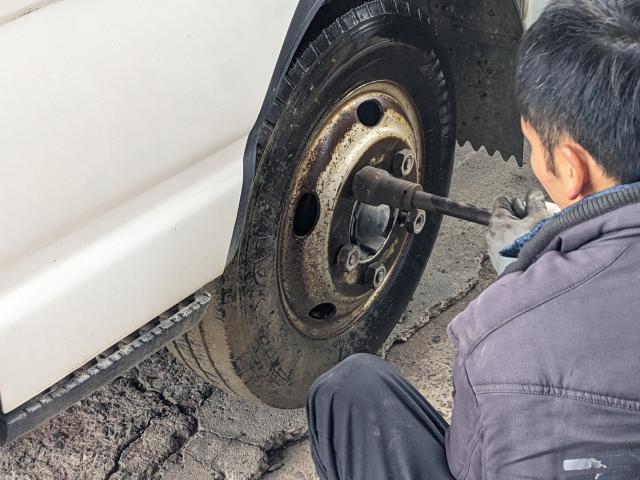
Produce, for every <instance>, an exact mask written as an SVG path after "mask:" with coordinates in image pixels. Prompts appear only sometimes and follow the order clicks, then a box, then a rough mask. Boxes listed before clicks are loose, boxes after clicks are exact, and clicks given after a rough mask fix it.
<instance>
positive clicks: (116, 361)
mask: <svg viewBox="0 0 640 480" xmlns="http://www.w3.org/2000/svg"><path fill="white" fill-rule="evenodd" d="M210 300H211V295H210V294H209V293H206V292H205V293H201V294H197V295H195V296H193V297H191V298H189V299H188V300H186V301H185V302H181V303H180V304H179V307H180V308H179V310H178V311H176V308H175V307H174V308H173V309H171V310H169V312H171V313H165V314H162V315H160V316H159V317H157V318H155V319H154V320H152V321H151V322H149V323H147V324H146V325H145V326H144V327H142V328H141V329H139V330H138V332H137V333H135V334H134V335H132V336H129V337H127V339H125V340H123V341H121V342H119V343H118V344H117V345H116V346H115V347H113V348H111V349H109V350H108V351H107V352H105V353H103V354H102V355H99V356H98V357H96V358H95V359H94V360H93V361H92V362H90V363H88V364H86V365H85V366H83V367H81V368H79V369H78V370H76V371H75V372H74V373H73V374H71V375H70V376H69V377H67V379H65V380H63V381H62V382H59V383H58V384H56V385H54V386H53V387H51V388H49V389H48V390H46V391H45V392H43V393H41V394H40V395H38V396H37V397H35V398H34V399H32V400H30V401H28V402H27V403H25V404H23V405H21V406H20V407H18V408H16V409H14V410H12V411H11V412H9V413H5V414H0V447H1V446H4V445H6V444H8V443H10V442H12V441H14V440H15V439H17V438H19V437H20V436H22V435H24V434H25V433H27V432H28V431H29V430H31V429H33V428H35V427H37V426H38V425H39V424H41V423H42V422H44V421H46V420H48V419H50V418H51V417H53V416H54V415H56V414H58V413H60V412H61V411H63V410H65V409H67V408H68V407H70V406H71V405H73V404H74V403H76V402H78V401H80V400H82V399H83V398H85V397H86V396H88V395H89V394H90V393H91V392H93V391H94V390H96V389H98V388H100V387H101V386H102V385H104V384H105V383H108V382H110V381H111V380H113V379H114V378H116V377H118V376H120V375H122V374H123V373H124V372H126V371H127V370H129V369H130V368H131V367H134V366H135V365H137V364H138V363H140V362H141V361H142V360H144V359H145V358H146V357H147V356H149V355H151V354H152V353H155V352H157V351H158V350H160V349H161V348H162V347H163V346H164V345H165V344H166V343H168V342H169V341H171V340H173V339H174V338H176V337H177V336H179V335H182V334H183V333H186V332H188V331H189V330H190V329H191V328H192V327H193V326H194V325H196V324H197V323H198V322H199V321H200V320H201V319H202V316H203V314H204V311H205V310H206V306H207V304H208V303H209V301H210ZM186 302H189V303H188V304H187V303H186ZM173 312H175V313H173Z"/></svg>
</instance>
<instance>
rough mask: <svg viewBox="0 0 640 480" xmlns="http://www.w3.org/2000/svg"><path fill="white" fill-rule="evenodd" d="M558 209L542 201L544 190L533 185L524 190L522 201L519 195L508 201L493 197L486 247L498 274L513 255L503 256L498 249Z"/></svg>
mask: <svg viewBox="0 0 640 480" xmlns="http://www.w3.org/2000/svg"><path fill="white" fill-rule="evenodd" d="M559 211H560V209H559V208H558V206H557V205H555V204H554V203H548V202H545V199H544V194H543V193H542V192H541V191H540V190H537V189H536V190H530V191H529V193H527V197H526V201H525V202H523V201H522V200H521V199H519V198H514V199H513V200H511V201H510V200H509V199H508V198H506V197H498V198H496V200H495V202H494V203H493V210H492V212H491V220H490V222H489V231H488V232H487V251H488V253H489V259H490V260H491V265H493V268H494V269H495V271H496V273H498V275H501V274H502V272H504V270H505V269H506V268H507V267H508V266H509V265H510V264H511V263H513V262H515V261H516V259H515V258H509V257H503V256H502V255H500V252H501V251H502V250H503V249H504V248H505V247H507V246H508V245H511V244H512V243H513V242H514V241H515V240H516V239H518V238H520V237H522V236H523V235H526V234H527V233H529V232H530V231H531V229H532V228H533V227H535V226H536V225H537V224H538V223H539V222H541V221H542V220H544V219H546V218H549V217H551V216H552V215H554V214H555V213H557V212H559Z"/></svg>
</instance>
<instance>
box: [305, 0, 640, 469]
mask: <svg viewBox="0 0 640 480" xmlns="http://www.w3.org/2000/svg"><path fill="white" fill-rule="evenodd" d="M516 90H517V100H518V103H519V107H520V111H521V115H522V129H523V131H524V134H525V136H526V138H527V139H528V141H529V143H530V144H531V165H532V167H533V171H534V173H535V175H536V177H537V178H538V180H539V181H540V183H541V184H542V186H543V187H544V188H545V189H546V191H547V193H548V194H549V196H550V197H551V199H552V200H553V201H554V202H555V203H556V204H557V205H558V206H559V207H560V208H562V211H561V212H560V213H558V214H556V215H554V216H552V217H549V213H548V212H547V209H546V208H545V204H544V197H543V195H542V193H539V192H538V193H535V192H533V193H530V194H529V195H528V198H527V201H526V208H523V203H522V202H510V201H508V200H507V199H506V198H500V199H498V200H497V201H496V203H495V205H494V211H493V217H492V221H491V226H490V230H489V234H488V237H487V238H488V243H489V253H490V256H491V259H492V263H493V265H494V266H495V267H496V268H497V270H502V269H504V268H506V270H505V271H504V272H502V271H499V273H502V275H501V277H500V278H499V279H498V280H497V281H496V282H495V284H493V285H492V286H491V287H489V288H488V289H487V290H486V291H485V292H484V293H483V294H482V295H481V296H480V297H479V298H478V299H477V300H476V301H474V302H473V303H471V304H470V305H469V306H468V308H467V309H466V310H465V311H464V312H463V313H462V314H460V315H459V316H458V317H457V318H456V319H455V320H453V322H452V323H451V325H450V326H449V336H450V338H451V340H452V341H453V343H454V344H455V346H456V347H457V355H456V358H455V361H454V372H453V382H454V387H455V393H454V406H453V417H452V423H451V426H448V425H447V424H446V423H445V421H444V420H443V419H442V418H441V417H440V415H438V413H437V412H436V411H435V410H434V409H433V408H432V407H431V406H430V405H429V403H428V402H427V401H426V400H425V399H424V398H423V397H422V396H421V395H420V394H419V393H418V391H417V390H416V389H415V388H414V387H413V386H412V385H410V384H409V383H408V382H407V381H406V380H404V379H403V378H402V377H401V376H400V375H399V374H398V372H397V371H396V370H395V369H394V368H393V367H392V366H390V365H389V364H388V363H386V362H385V361H383V360H380V359H378V358H376V357H373V356H369V355H356V356H354V357H351V358H349V359H347V360H345V361H344V362H343V363H341V364H340V365H338V366H337V367H336V368H334V369H333V370H331V371H330V372H328V373H326V374H325V375H324V376H322V377H321V378H319V379H318V380H317V382H316V383H315V384H314V385H313V387H312V388H311V391H310V393H309V397H308V415H309V431H310V437H311V448H312V455H313V459H314V461H315V464H316V468H317V472H318V475H319V476H320V478H321V479H323V480H326V479H330V480H334V479H343V480H377V479H380V480H382V479H440V478H443V479H450V478H455V479H458V480H462V479H468V480H479V479H509V480H512V479H546V480H548V479H555V478H585V479H586V478H603V479H605V478H609V476H611V478H616V479H627V478H628V479H637V478H640V183H636V182H638V181H640V1H638V0H553V1H552V2H551V4H550V5H549V6H548V7H547V9H546V10H545V11H544V13H543V14H542V15H541V17H540V18H539V19H538V21H537V22H536V23H535V24H534V25H533V26H532V27H531V28H530V29H529V30H528V31H527V32H526V34H525V35H524V38H523V40H522V46H521V50H520V60H519V67H518V74H517V80H516ZM548 217H549V218H548ZM507 257H517V260H516V261H515V262H513V263H510V262H512V260H513V259H509V258H507Z"/></svg>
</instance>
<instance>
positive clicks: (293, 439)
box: [0, 147, 534, 480]
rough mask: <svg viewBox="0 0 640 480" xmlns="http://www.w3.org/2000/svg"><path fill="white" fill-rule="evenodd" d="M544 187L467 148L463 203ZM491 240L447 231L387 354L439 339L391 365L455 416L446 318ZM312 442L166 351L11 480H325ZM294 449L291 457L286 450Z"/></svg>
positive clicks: (15, 470) (8, 474)
mask: <svg viewBox="0 0 640 480" xmlns="http://www.w3.org/2000/svg"><path fill="white" fill-rule="evenodd" d="M532 178H533V177H532V175H531V172H530V170H529V169H528V168H525V169H518V168H517V166H516V165H515V162H513V161H511V162H509V163H507V164H505V163H503V161H502V160H501V159H500V158H499V157H497V156H496V157H488V156H487V155H486V153H474V152H473V151H472V150H471V149H470V148H466V147H465V148H462V149H459V152H458V155H457V161H456V169H455V173H454V179H453V185H452V196H454V197H455V198H457V199H460V200H463V201H469V202H472V203H477V204H479V205H485V206H490V204H491V201H492V199H493V197H495V196H497V195H499V194H504V193H507V194H524V192H526V190H527V189H528V188H530V187H531V186H533V185H534V181H533V179H532ZM483 235H484V229H483V227H479V226H476V225H471V224H468V223H464V222H460V221H457V220H453V219H447V220H445V222H444V224H443V228H442V233H441V235H440V237H439V240H438V243H437V246H436V248H435V250H434V252H433V255H432V258H431V261H430V262H429V266H428V268H427V271H426V273H425V275H424V277H423V280H422V282H421V283H420V285H419V287H418V289H417V290H416V293H415V296H414V300H413V302H412V303H411V304H410V305H409V307H408V309H407V311H406V313H405V314H404V315H403V318H402V320H401V322H400V323H399V324H398V326H397V328H396V329H395V331H394V333H393V335H392V337H391V339H390V340H389V341H388V342H387V344H386V347H385V351H387V350H388V349H389V347H390V346H391V345H392V344H393V343H394V342H398V341H400V342H402V341H406V340H408V339H410V338H412V337H416V338H418V337H420V336H423V335H425V333H424V332H428V333H429V334H430V335H431V336H430V337H428V339H430V340H429V341H430V343H429V348H424V349H417V350H415V349H414V350H407V351H406V352H405V353H403V354H399V353H397V352H402V351H403V350H402V348H403V347H404V345H400V346H396V347H394V348H393V349H392V350H391V351H390V352H389V354H388V355H389V358H390V359H393V358H395V359H396V360H394V361H397V362H400V360H401V359H402V358H405V359H406V360H407V362H408V363H406V364H403V365H404V366H402V367H401V370H402V369H405V370H403V373H406V374H407V375H409V376H410V378H412V380H414V381H415V382H416V384H417V385H418V386H419V388H420V389H421V390H423V391H425V392H427V391H428V392H429V395H428V396H430V399H432V400H433V398H431V397H433V396H434V395H435V400H434V403H437V405H438V408H440V409H441V410H442V411H443V412H444V413H446V412H447V408H450V393H449V390H448V382H449V376H450V371H449V367H448V358H449V356H450V354H451V348H450V346H448V342H447V341H446V338H445V335H444V333H443V331H444V330H443V328H444V327H446V324H444V325H443V324H441V323H442V321H444V320H442V321H441V319H442V318H445V317H446V313H447V312H451V311H454V310H455V309H456V308H460V306H461V305H464V304H465V302H466V300H468V298H469V297H467V298H464V297H465V295H467V294H468V293H469V292H470V291H471V290H473V289H474V287H475V286H476V285H477V284H478V282H479V280H480V279H481V275H480V273H479V272H480V271H481V259H482V257H483V251H484V240H483ZM481 286H482V284H481ZM476 290H477V289H476ZM461 299H463V300H461ZM452 305H453V307H452V308H451V309H450V310H447V312H445V314H443V315H442V316H440V317H438V315H439V314H440V313H441V312H443V311H444V310H446V309H447V308H448V307H451V306H452ZM434 319H436V320H434ZM432 320H433V322H432V324H431V325H429V327H427V328H426V329H422V330H420V331H418V329H420V328H421V327H423V326H424V325H426V324H427V323H429V322H430V321H432ZM438 322H440V323H438ZM436 326H437V327H438V328H439V330H438V329H436V330H434V332H436V333H432V332H431V330H430V329H431V328H435V327H436ZM416 331H418V332H417V333H416ZM436 337H438V338H437V340H434V339H436ZM412 341H413V339H412ZM410 343H411V342H410ZM423 350H424V351H423ZM394 355H400V357H398V358H396V357H394ZM401 357H402V358H401ZM435 392H437V393H435ZM438 402H439V403H438ZM305 434H306V422H305V418H304V412H303V411H302V410H296V411H282V410H276V409H272V408H269V407H266V406H263V405H255V404H249V403H245V402H242V401H240V400H238V399H237V398H235V397H231V396H229V395H226V394H224V393H222V392H220V391H218V390H216V389H214V388H213V387H211V386H210V385H208V384H206V383H205V382H204V381H202V380H200V378H199V377H197V376H196V375H194V374H193V373H191V372H190V371H187V370H186V369H185V368H184V367H182V366H181V365H179V364H178V363H176V361H175V360H174V359H173V358H172V357H171V356H170V355H169V354H168V353H167V352H166V351H165V350H163V351H161V352H160V353H158V354H157V355H154V356H153V357H151V358H149V359H147V360H145V361H144V362H143V363H142V364H140V365H139V366H138V367H137V368H135V369H133V370H131V371H130V372H128V373H127V374H126V375H124V376H123V377H121V378H118V379H116V380H115V381H113V382H112V383H111V384H109V385H107V386H105V387H103V388H102V389H100V390H99V391H97V392H95V393H94V394H93V395H91V396H90V397H89V398H87V399H86V400H84V401H82V402H80V403H79V404H77V405H75V406H73V407H72V408H70V409H69V410H67V411H66V412H64V413H63V414H61V415H59V416H58V417H56V418H54V419H52V420H51V421H49V422H47V423H45V424H44V425H42V426H40V427H39V428H37V429H36V430H34V431H33V432H31V433H30V434H29V435H26V436H25V437H23V438H22V439H20V440H18V441H17V442H15V443H13V444H12V445H10V446H8V447H7V448H5V449H4V450H2V451H0V478H2V479H30V480H31V479H38V480H39V479H43V480H48V479H52V480H53V479H55V480H58V479H91V480H97V479H112V480H124V479H153V480H173V479H190V480H192V479H193V480H199V479H252V478H260V476H261V475H263V473H264V472H265V471H267V470H268V469H271V470H274V471H273V472H272V473H268V474H267V476H266V477H265V478H269V479H271V480H276V479H281V480H287V479H291V480H293V479H303V478H305V479H306V478H313V476H312V474H311V470H309V468H310V467H309V463H308V461H307V452H306V449H307V448H308V447H307V445H306V443H305V442H304V436H305ZM285 445H291V446H290V447H289V448H287V449H285V450H284V451H281V448H282V447H283V446H285ZM296 458H297V459H304V460H305V461H307V463H306V464H300V465H301V466H300V468H301V469H302V470H300V469H299V470H298V471H296V470H295V469H291V468H290V467H291V466H292V465H294V464H295V462H292V461H290V460H289V459H296ZM280 466H281V467H282V468H278V467H280ZM305 469H306V470H305Z"/></svg>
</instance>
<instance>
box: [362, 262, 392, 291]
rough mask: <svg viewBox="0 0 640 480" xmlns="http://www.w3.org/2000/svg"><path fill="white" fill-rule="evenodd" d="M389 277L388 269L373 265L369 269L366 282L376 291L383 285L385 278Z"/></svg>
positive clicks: (365, 277) (365, 278)
mask: <svg viewBox="0 0 640 480" xmlns="http://www.w3.org/2000/svg"><path fill="white" fill-rule="evenodd" d="M386 276H387V269H386V268H385V267H384V265H371V266H370V267H369V268H368V269H367V273H366V274H365V276H364V280H365V282H367V284H368V285H369V286H370V287H371V288H373V289H376V288H378V287H380V285H382V282H384V279H385V277H386Z"/></svg>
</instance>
